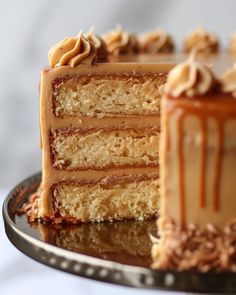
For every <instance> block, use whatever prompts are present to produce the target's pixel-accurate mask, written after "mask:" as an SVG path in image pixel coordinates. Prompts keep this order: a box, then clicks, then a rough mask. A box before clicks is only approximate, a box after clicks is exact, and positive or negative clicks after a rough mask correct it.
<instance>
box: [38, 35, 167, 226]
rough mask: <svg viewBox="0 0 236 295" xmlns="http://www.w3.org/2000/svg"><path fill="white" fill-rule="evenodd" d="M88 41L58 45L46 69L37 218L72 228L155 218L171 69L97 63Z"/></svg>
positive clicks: (42, 90)
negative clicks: (164, 89)
mask: <svg viewBox="0 0 236 295" xmlns="http://www.w3.org/2000/svg"><path fill="white" fill-rule="evenodd" d="M89 39H90V40H88V39H87V38H85V37H84V36H83V35H82V34H81V33H80V34H79V35H78V36H77V37H75V38H72V37H71V38H66V39H64V40H63V41H61V42H60V43H58V44H56V45H55V46H54V47H53V48H52V49H51V50H50V52H49V64H50V68H47V69H45V70H43V71H42V75H41V87H40V93H41V94H40V120H41V138H42V153H43V167H42V185H41V196H40V202H39V215H40V217H41V218H42V219H43V220H48V219H49V220H52V221H53V222H73V223H78V222H92V221H103V220H118V219H133V218H136V219H144V218H150V217H154V216H156V214H157V210H158V199H159V169H158V149H159V133H160V120H159V114H160V110H159V108H160V107H159V106H160V96H161V90H160V86H161V85H163V84H164V83H165V81H166V76H167V72H168V71H169V69H170V68H171V67H172V65H171V64H164V65H163V64H159V63H138V62H129V63H128V62H126V63H96V60H99V56H97V55H98V50H97V48H98V46H97V47H96V46H95V45H96V44H97V42H96V44H95V42H93V40H94V38H91V36H90V38H89ZM102 52H103V53H104V50H103V51H102ZM103 59H104V56H103Z"/></svg>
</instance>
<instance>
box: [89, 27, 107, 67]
mask: <svg viewBox="0 0 236 295" xmlns="http://www.w3.org/2000/svg"><path fill="white" fill-rule="evenodd" d="M85 37H86V38H87V39H88V40H89V41H91V42H92V43H93V44H94V45H95V47H96V49H97V61H98V62H102V61H107V59H108V50H107V45H106V43H105V41H104V40H103V39H102V38H101V37H100V36H98V35H95V34H94V32H93V29H91V30H90V31H89V32H88V33H87V34H85Z"/></svg>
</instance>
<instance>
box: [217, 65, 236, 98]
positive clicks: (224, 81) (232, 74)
mask: <svg viewBox="0 0 236 295" xmlns="http://www.w3.org/2000/svg"><path fill="white" fill-rule="evenodd" d="M219 80H220V84H221V90H222V92H224V93H229V94H232V95H233V96H234V97H236V64H234V66H233V68H232V69H229V70H227V71H226V72H225V73H224V74H223V75H222V76H221V77H220V79H219Z"/></svg>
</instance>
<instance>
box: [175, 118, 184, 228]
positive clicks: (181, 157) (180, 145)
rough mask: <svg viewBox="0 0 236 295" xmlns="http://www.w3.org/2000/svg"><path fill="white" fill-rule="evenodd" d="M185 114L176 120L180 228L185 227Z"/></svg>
mask: <svg viewBox="0 0 236 295" xmlns="http://www.w3.org/2000/svg"><path fill="white" fill-rule="evenodd" d="M184 118H185V114H184V113H182V114H180V117H179V120H178V127H177V128H178V143H177V151H178V155H179V158H178V161H179V198H180V200H179V201H180V204H179V206H180V224H181V226H182V227H184V226H185V220H186V204H185V187H184V179H185V175H184V172H185V171H184V142H183V141H184V132H183V123H184Z"/></svg>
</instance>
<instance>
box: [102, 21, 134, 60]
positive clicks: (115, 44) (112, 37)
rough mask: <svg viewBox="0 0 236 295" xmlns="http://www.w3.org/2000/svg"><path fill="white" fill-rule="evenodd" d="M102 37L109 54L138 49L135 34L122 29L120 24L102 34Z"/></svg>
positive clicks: (124, 52) (125, 52)
mask: <svg viewBox="0 0 236 295" xmlns="http://www.w3.org/2000/svg"><path fill="white" fill-rule="evenodd" d="M102 38H103V40H104V41H105V42H106V44H107V49H108V52H109V53H110V54H113V55H120V54H129V53H137V52H138V51H139V46H138V40H137V38H136V36H135V35H134V34H133V33H129V32H125V31H123V30H122V28H121V27H120V26H118V27H117V28H116V29H115V30H114V31H111V32H108V33H107V34H104V35H103V36H102Z"/></svg>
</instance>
